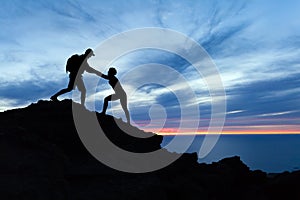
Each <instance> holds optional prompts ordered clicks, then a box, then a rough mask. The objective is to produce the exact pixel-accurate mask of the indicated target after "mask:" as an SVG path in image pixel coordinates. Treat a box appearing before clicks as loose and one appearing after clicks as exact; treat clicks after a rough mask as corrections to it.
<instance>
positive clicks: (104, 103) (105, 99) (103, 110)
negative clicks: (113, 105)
mask: <svg viewBox="0 0 300 200" xmlns="http://www.w3.org/2000/svg"><path fill="white" fill-rule="evenodd" d="M111 97H112V95H109V96H107V97H105V98H104V102H103V109H102V112H101V114H105V113H106V110H107V107H108V101H111Z"/></svg>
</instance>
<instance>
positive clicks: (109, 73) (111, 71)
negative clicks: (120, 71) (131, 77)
mask: <svg viewBox="0 0 300 200" xmlns="http://www.w3.org/2000/svg"><path fill="white" fill-rule="evenodd" d="M116 74H117V70H116V69H115V68H113V67H111V68H109V70H108V76H114V75H116Z"/></svg>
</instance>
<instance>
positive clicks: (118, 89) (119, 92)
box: [100, 67, 130, 124]
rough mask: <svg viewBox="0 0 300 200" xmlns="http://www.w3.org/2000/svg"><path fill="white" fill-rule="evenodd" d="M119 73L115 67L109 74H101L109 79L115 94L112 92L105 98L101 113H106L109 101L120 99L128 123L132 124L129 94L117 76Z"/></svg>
mask: <svg viewBox="0 0 300 200" xmlns="http://www.w3.org/2000/svg"><path fill="white" fill-rule="evenodd" d="M116 74H117V70H116V69H115V68H113V67H111V68H109V70H108V73H107V75H105V74H101V75H100V76H101V77H102V78H104V79H107V80H108V83H109V85H110V86H111V87H112V88H113V89H114V91H115V94H111V95H109V96H107V97H105V98H104V103H103V110H102V112H101V114H105V112H106V110H107V106H108V102H109V101H116V100H118V99H120V103H121V106H122V108H123V110H124V112H125V115H126V119H127V123H128V124H130V115H129V111H128V108H127V95H126V92H125V91H124V89H123V88H122V86H121V84H120V82H119V80H118V79H117V77H116V76H115V75H116Z"/></svg>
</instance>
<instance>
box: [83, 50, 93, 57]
mask: <svg viewBox="0 0 300 200" xmlns="http://www.w3.org/2000/svg"><path fill="white" fill-rule="evenodd" d="M84 55H85V56H87V57H88V58H89V57H92V56H94V55H95V54H94V51H93V50H92V49H90V48H88V49H87V50H86V51H85V53H84Z"/></svg>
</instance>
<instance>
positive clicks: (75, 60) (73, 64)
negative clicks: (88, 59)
mask: <svg viewBox="0 0 300 200" xmlns="http://www.w3.org/2000/svg"><path fill="white" fill-rule="evenodd" d="M81 64H82V59H81V57H80V56H79V55H78V54H75V55H73V56H71V57H70V58H69V59H68V61H67V65H66V72H70V73H77V72H78V70H79V68H80V65H81Z"/></svg>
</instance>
